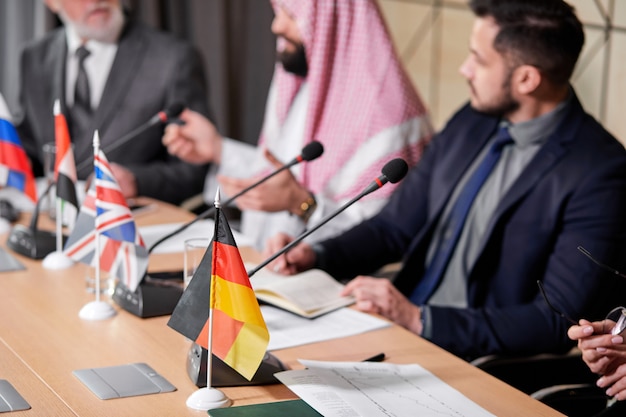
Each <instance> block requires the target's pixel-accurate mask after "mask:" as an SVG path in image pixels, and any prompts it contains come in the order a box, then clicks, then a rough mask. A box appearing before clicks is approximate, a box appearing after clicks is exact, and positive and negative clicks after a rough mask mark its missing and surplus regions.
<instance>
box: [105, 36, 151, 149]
mask: <svg viewBox="0 0 626 417" xmlns="http://www.w3.org/2000/svg"><path fill="white" fill-rule="evenodd" d="M144 44H145V39H144V38H143V37H142V36H141V35H140V33H139V31H137V30H133V26H132V24H130V25H129V26H127V27H126V28H125V30H124V32H123V33H122V37H121V39H120V42H119V46H118V49H117V53H116V55H115V60H114V61H113V65H112V67H111V72H110V73H109V77H108V78H107V82H106V85H105V87H104V92H103V94H102V99H101V100H100V105H99V106H98V109H97V110H96V112H95V114H94V125H95V126H96V127H97V128H98V129H100V130H102V131H106V128H107V126H108V125H109V124H110V123H111V122H112V121H113V120H114V119H115V114H116V112H117V111H118V110H119V109H120V104H121V103H123V102H124V95H125V94H126V93H127V92H128V91H129V88H130V84H131V83H132V81H133V79H134V77H135V76H136V74H137V73H138V71H136V68H138V66H139V63H140V62H141V61H142V60H143V57H144V53H145V50H146V48H145V45H144ZM101 138H103V141H102V146H105V145H106V143H107V141H112V140H113V141H114V140H115V138H112V137H106V135H102V136H101Z"/></svg>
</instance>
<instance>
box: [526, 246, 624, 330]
mask: <svg viewBox="0 0 626 417" xmlns="http://www.w3.org/2000/svg"><path fill="white" fill-rule="evenodd" d="M578 250H579V251H580V252H581V253H582V254H583V255H585V256H586V257H587V258H589V259H590V260H591V261H592V262H593V263H595V264H596V265H598V266H599V267H601V268H603V269H605V270H606V271H608V272H611V273H612V274H614V275H619V276H620V277H624V278H626V275H625V274H623V273H621V272H619V271H618V270H617V269H615V268H612V267H610V266H608V265H605V264H603V263H602V262H600V261H598V260H596V259H595V258H594V257H593V256H591V253H589V251H588V250H587V249H585V248H583V247H582V246H579V247H578ZM537 285H538V286H539V291H540V292H541V295H542V296H543V299H544V301H545V302H546V304H547V305H548V307H550V310H552V311H553V312H554V313H556V314H558V315H559V316H560V317H563V318H564V319H565V320H567V321H569V322H570V323H571V324H573V325H578V323H577V322H576V320H574V319H572V318H571V317H570V316H568V315H567V314H565V313H564V312H562V311H561V310H559V309H558V308H556V307H555V306H554V305H553V304H552V303H551V302H550V300H549V299H548V296H547V295H546V290H545V289H544V288H543V284H542V283H541V281H537ZM603 323H604V328H603V333H611V334H612V335H617V334H620V333H622V332H623V331H624V330H626V308H625V307H616V308H614V309H613V310H611V311H610V312H609V314H607V315H606V318H605V320H604V322H603Z"/></svg>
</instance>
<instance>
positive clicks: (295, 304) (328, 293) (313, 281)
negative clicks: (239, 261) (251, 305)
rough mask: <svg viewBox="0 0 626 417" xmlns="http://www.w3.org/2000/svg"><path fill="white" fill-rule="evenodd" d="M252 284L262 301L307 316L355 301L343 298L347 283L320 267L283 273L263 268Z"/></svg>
mask: <svg viewBox="0 0 626 417" xmlns="http://www.w3.org/2000/svg"><path fill="white" fill-rule="evenodd" d="M246 266H247V267H251V265H246ZM250 284H251V285H252V288H253V289H254V293H255V294H256V296H257V298H258V299H259V300H261V301H264V302H266V303H268V304H272V305H274V306H276V307H280V308H283V309H285V310H287V311H291V312H292V313H295V314H297V315H299V316H302V317H306V318H314V317H317V316H320V315H322V314H324V313H328V312H330V311H333V310H336V309H338V308H340V307H345V306H347V305H350V304H352V303H354V298H353V297H340V296H339V294H340V293H341V290H342V289H343V284H341V283H339V282H337V281H336V280H335V279H334V278H333V277H331V276H330V275H328V274H327V273H326V272H324V271H322V270H320V269H311V270H309V271H306V272H302V273H300V274H296V275H280V274H276V273H273V272H271V271H270V270H268V269H267V268H263V269H261V270H260V271H258V272H257V273H256V274H254V275H253V276H252V278H250Z"/></svg>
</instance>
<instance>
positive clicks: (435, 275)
mask: <svg viewBox="0 0 626 417" xmlns="http://www.w3.org/2000/svg"><path fill="white" fill-rule="evenodd" d="M510 143H513V139H511V135H510V134H509V129H508V127H506V126H505V127H502V128H500V131H499V132H498V135H497V137H496V139H495V141H494V142H493V144H492V145H491V148H490V149H489V152H487V155H485V157H484V159H483V160H482V162H481V163H480V164H479V165H478V167H477V168H476V170H475V171H474V173H473V174H472V175H471V176H470V178H469V179H468V181H467V183H466V184H465V185H464V186H463V190H462V191H461V192H460V193H459V196H458V197H457V200H456V202H455V203H454V206H452V209H451V210H450V214H449V215H448V222H447V226H446V231H445V232H444V233H443V236H442V237H441V241H440V242H439V245H438V247H437V250H436V251H435V254H434V255H433V258H432V260H431V262H430V265H428V268H427V269H426V272H425V273H424V276H423V277H422V280H421V281H420V282H419V284H418V285H417V286H416V287H415V289H414V290H413V294H412V295H411V301H413V303H415V304H417V305H421V304H424V303H425V302H426V301H427V300H428V299H429V298H430V296H431V295H432V294H433V292H434V291H435V289H436V288H437V285H438V284H439V282H440V281H441V278H442V277H443V274H444V272H445V270H446V268H447V267H448V262H449V261H450V258H451V257H452V254H453V253H454V249H455V248H456V244H457V243H458V241H459V237H460V236H461V232H462V231H463V226H464V225H465V219H466V218H467V214H468V213H469V210H470V208H471V207H472V203H473V202H474V198H476V195H477V194H478V191H480V189H481V188H482V186H483V184H484V183H485V181H486V180H487V178H489V174H490V173H491V171H492V170H493V168H494V167H495V166H496V163H497V162H498V159H500V155H501V154H502V149H503V148H504V147H505V146H506V145H508V144H510Z"/></svg>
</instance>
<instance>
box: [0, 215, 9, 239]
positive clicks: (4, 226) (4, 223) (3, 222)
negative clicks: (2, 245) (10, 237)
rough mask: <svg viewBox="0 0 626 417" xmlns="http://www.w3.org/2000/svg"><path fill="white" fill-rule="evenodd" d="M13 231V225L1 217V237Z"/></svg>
mask: <svg viewBox="0 0 626 417" xmlns="http://www.w3.org/2000/svg"><path fill="white" fill-rule="evenodd" d="M9 230H11V223H9V221H8V220H7V219H5V218H4V217H0V235H1V234H3V233H6V232H8V231H9Z"/></svg>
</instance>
